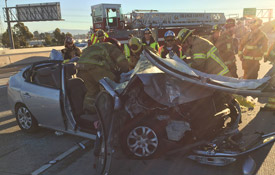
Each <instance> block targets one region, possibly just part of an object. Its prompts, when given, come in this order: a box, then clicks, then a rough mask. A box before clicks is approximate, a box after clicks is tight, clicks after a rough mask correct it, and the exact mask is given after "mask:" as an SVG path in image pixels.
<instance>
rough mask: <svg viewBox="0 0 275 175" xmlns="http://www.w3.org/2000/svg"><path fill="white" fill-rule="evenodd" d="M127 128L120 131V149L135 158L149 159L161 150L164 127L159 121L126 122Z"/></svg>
mask: <svg viewBox="0 0 275 175" xmlns="http://www.w3.org/2000/svg"><path fill="white" fill-rule="evenodd" d="M125 126H127V128H126V129H125V130H123V132H122V133H121V144H122V148H123V149H122V150H123V151H124V152H125V153H126V154H127V155H128V156H130V157H133V158H136V159H151V158H154V157H156V156H158V155H160V152H162V150H163V146H164V145H163V141H162V137H163V135H164V132H165V131H164V129H163V128H165V127H162V124H161V123H160V122H159V121H152V120H151V122H150V121H147V122H146V121H144V122H136V120H132V121H129V122H127V123H126V125H125Z"/></svg>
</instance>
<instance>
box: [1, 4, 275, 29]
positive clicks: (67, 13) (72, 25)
mask: <svg viewBox="0 0 275 175" xmlns="http://www.w3.org/2000/svg"><path fill="white" fill-rule="evenodd" d="M46 2H58V1H57V0H24V1H22V0H8V6H9V7H14V6H15V5H17V4H32V3H46ZM59 2H60V6H61V15H62V18H63V19H64V20H65V21H54V22H28V23H25V25H26V26H28V27H29V29H30V30H31V31H32V32H33V31H35V30H38V31H39V32H47V31H52V30H54V29H55V28H57V27H58V28H61V29H80V30H87V31H88V30H89V28H90V27H91V26H92V19H91V16H90V14H91V6H92V5H95V4H100V3H114V4H121V5H122V12H123V13H130V12H131V11H132V10H134V9H142V10H151V9H153V10H159V11H160V12H223V13H225V15H228V14H239V15H242V10H243V8H257V9H270V8H274V12H275V0H225V1H223V0H188V1H187V0H158V1H155V0H138V1H136V0H135V1H133V0H116V1H115V0H106V1H99V0H89V1H88V0H60V1H59ZM4 6H5V1H4V0H1V1H0V8H1V13H0V21H1V23H0V24H1V26H0V32H1V33H2V32H4V31H5V30H6V28H7V26H6V24H5V23H4V19H3V10H2V8H3V7H4ZM273 16H275V15H274V13H273Z"/></svg>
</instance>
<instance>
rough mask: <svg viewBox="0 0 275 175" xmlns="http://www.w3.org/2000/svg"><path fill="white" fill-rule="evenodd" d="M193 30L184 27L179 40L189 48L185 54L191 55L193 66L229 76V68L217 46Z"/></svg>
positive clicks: (179, 34)
mask: <svg viewBox="0 0 275 175" xmlns="http://www.w3.org/2000/svg"><path fill="white" fill-rule="evenodd" d="M192 33H193V30H189V29H187V28H183V29H181V30H180V31H179V33H178V36H177V40H178V42H179V43H180V44H181V46H182V48H185V49H187V50H186V53H185V55H187V56H190V57H191V61H192V62H191V65H190V66H191V67H192V68H194V69H197V70H199V71H201V72H205V73H208V74H217V75H223V76H229V70H228V68H227V66H226V65H225V64H224V62H223V61H222V59H221V58H220V56H219V53H218V50H217V48H216V47H215V46H214V45H213V44H212V43H211V42H210V41H208V40H206V39H204V38H201V37H199V36H196V35H193V34H192Z"/></svg>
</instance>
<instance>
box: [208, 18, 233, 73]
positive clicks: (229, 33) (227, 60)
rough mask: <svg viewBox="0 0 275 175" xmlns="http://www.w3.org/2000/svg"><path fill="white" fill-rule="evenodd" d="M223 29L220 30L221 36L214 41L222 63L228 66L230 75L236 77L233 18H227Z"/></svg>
mask: <svg viewBox="0 0 275 175" xmlns="http://www.w3.org/2000/svg"><path fill="white" fill-rule="evenodd" d="M224 27H225V31H224V32H222V34H221V36H220V37H219V38H218V39H217V41H216V42H215V44H214V43H213V44H214V45H215V46H216V47H217V49H218V51H219V54H220V56H221V58H222V59H223V61H224V64H225V65H226V66H227V67H228V69H229V71H230V73H231V75H232V77H234V78H238V75H237V66H236V63H235V62H236V57H235V54H237V53H235V48H236V47H237V46H235V44H236V43H235V42H234V38H233V35H234V32H235V30H234V29H235V20H234V19H227V20H226V24H225V25H224Z"/></svg>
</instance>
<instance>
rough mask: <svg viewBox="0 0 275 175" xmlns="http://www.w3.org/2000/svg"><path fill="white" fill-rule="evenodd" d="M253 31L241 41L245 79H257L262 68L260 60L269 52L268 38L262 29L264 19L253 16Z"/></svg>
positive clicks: (241, 57)
mask: <svg viewBox="0 0 275 175" xmlns="http://www.w3.org/2000/svg"><path fill="white" fill-rule="evenodd" d="M248 22H249V27H250V29H251V31H250V32H249V33H247V34H246V35H245V36H244V37H243V38H242V40H241V41H240V46H239V52H238V55H239V58H240V59H241V61H242V68H243V70H244V75H243V78H244V79H257V78H258V71H259V69H260V63H259V62H260V60H261V59H262V57H263V56H264V55H266V54H267V47H268V39H267V37H266V35H265V34H264V33H263V32H262V31H261V30H260V26H261V25H262V20H261V19H259V18H253V19H250V20H249V21H248Z"/></svg>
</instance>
